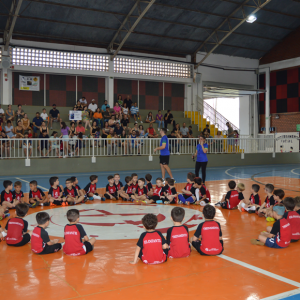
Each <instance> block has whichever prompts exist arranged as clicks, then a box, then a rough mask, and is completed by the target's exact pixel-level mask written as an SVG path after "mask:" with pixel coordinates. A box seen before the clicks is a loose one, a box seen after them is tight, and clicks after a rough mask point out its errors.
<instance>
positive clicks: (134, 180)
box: [131, 173, 139, 193]
mask: <svg viewBox="0 0 300 300" xmlns="http://www.w3.org/2000/svg"><path fill="white" fill-rule="evenodd" d="M131 178H132V192H133V193H134V192H135V191H136V190H137V188H138V186H139V185H138V175H137V174H136V173H132V174H131Z"/></svg>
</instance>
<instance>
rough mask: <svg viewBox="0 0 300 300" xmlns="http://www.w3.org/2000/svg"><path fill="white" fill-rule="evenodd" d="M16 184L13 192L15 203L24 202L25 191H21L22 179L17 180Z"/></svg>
mask: <svg viewBox="0 0 300 300" xmlns="http://www.w3.org/2000/svg"><path fill="white" fill-rule="evenodd" d="M14 186H15V190H14V191H13V192H12V193H13V199H14V201H15V203H16V204H18V203H24V193H23V192H22V191H21V189H22V183H21V181H16V182H15V184H14Z"/></svg>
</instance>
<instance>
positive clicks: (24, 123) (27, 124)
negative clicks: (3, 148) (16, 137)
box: [21, 114, 31, 131]
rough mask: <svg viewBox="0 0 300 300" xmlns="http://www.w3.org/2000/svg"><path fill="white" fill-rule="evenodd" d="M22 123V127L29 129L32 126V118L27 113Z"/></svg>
mask: <svg viewBox="0 0 300 300" xmlns="http://www.w3.org/2000/svg"><path fill="white" fill-rule="evenodd" d="M21 124H22V127H23V130H24V131H26V130H29V129H30V128H31V127H30V120H29V119H28V116H27V114H25V115H24V118H23V119H22V121H21Z"/></svg>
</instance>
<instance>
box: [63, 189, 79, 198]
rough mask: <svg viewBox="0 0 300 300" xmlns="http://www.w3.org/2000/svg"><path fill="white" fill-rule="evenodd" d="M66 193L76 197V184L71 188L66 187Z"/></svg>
mask: <svg viewBox="0 0 300 300" xmlns="http://www.w3.org/2000/svg"><path fill="white" fill-rule="evenodd" d="M64 194H65V196H66V197H67V196H69V195H70V196H71V197H72V198H76V197H77V196H78V193H77V190H76V188H75V187H74V186H72V188H71V189H70V190H69V189H68V188H67V187H65V188H64Z"/></svg>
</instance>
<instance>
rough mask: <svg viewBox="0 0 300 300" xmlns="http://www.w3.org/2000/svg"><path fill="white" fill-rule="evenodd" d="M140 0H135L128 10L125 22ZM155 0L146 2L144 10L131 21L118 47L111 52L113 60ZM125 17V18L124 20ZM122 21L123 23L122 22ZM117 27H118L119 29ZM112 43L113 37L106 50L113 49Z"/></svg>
mask: <svg viewBox="0 0 300 300" xmlns="http://www.w3.org/2000/svg"><path fill="white" fill-rule="evenodd" d="M139 2H140V0H137V1H136V3H135V5H134V6H133V8H132V9H131V10H130V12H129V14H128V15H127V17H126V18H125V20H124V22H125V23H126V22H127V20H128V18H129V16H130V15H131V14H132V13H133V11H134V10H135V8H136V6H137V5H138V4H139ZM154 2H155V0H151V1H149V2H148V5H147V6H146V7H145V8H144V10H143V11H142V12H141V13H140V14H139V17H138V18H137V19H136V20H135V22H134V23H133V25H132V26H130V28H129V30H128V32H127V34H126V35H125V36H124V38H123V39H122V41H121V43H120V44H119V46H118V48H117V49H116V50H115V51H114V52H113V54H112V55H111V56H110V59H111V60H113V59H114V58H115V57H116V56H117V54H118V52H119V51H120V50H121V48H122V46H123V45H124V43H125V42H126V40H127V39H128V37H129V35H130V34H131V33H132V32H133V31H134V29H135V27H136V26H137V25H138V23H139V22H140V21H141V20H142V18H143V17H144V15H145V14H146V13H147V11H148V10H149V9H150V8H151V6H152V5H153V4H154ZM126 19H127V20H126ZM124 22H123V23H124ZM123 23H122V25H123ZM122 25H121V26H120V28H121V29H122V27H123V26H122ZM120 28H119V29H120ZM113 44H114V38H113V40H112V41H111V42H110V44H109V47H108V51H110V50H112V49H113Z"/></svg>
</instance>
